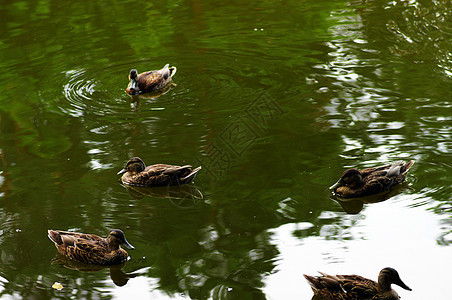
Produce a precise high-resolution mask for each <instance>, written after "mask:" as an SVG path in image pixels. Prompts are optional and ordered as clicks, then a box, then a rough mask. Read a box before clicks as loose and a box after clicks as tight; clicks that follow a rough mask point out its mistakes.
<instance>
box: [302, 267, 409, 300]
mask: <svg viewBox="0 0 452 300" xmlns="http://www.w3.org/2000/svg"><path fill="white" fill-rule="evenodd" d="M319 273H320V274H322V276H309V275H306V274H303V276H304V277H305V278H306V280H307V281H308V283H309V285H310V286H311V288H312V290H313V292H314V295H316V296H318V297H320V298H321V299H324V300H357V299H360V300H366V299H369V300H370V299H372V300H399V298H400V297H399V295H398V294H397V292H396V291H394V290H393V289H392V288H391V284H397V285H398V286H400V287H402V288H403V289H405V290H408V291H411V288H409V287H408V286H407V285H406V284H405V283H403V281H402V280H401V279H400V276H399V273H398V272H397V271H396V270H395V269H393V268H389V267H388V268H384V269H382V270H381V271H380V274H379V275H378V282H375V281H373V280H371V279H367V278H364V277H361V276H359V275H328V274H325V273H322V272H319Z"/></svg>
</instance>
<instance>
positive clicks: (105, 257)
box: [48, 229, 135, 265]
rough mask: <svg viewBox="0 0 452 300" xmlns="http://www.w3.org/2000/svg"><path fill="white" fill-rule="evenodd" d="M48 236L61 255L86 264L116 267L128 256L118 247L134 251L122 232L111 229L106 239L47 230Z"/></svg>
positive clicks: (92, 235) (91, 235)
mask: <svg viewBox="0 0 452 300" xmlns="http://www.w3.org/2000/svg"><path fill="white" fill-rule="evenodd" d="M48 236H49V238H50V240H51V241H52V242H54V243H55V247H56V248H57V249H58V252H60V253H61V254H63V255H65V256H67V257H69V258H71V259H74V260H77V261H81V262H84V263H87V264H95V265H116V264H121V263H123V262H125V261H127V259H128V257H129V255H128V254H127V251H126V250H124V249H122V248H121V247H120V245H123V246H124V247H127V248H128V249H135V248H134V247H133V246H132V245H131V244H130V243H129V242H128V241H127V240H126V237H125V235H124V232H122V230H120V229H113V230H112V231H110V233H109V234H108V237H107V238H101V237H100V236H97V235H94V234H85V233H78V232H69V231H62V230H51V229H50V230H48Z"/></svg>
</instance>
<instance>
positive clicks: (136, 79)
mask: <svg viewBox="0 0 452 300" xmlns="http://www.w3.org/2000/svg"><path fill="white" fill-rule="evenodd" d="M176 71H177V69H176V67H170V66H169V64H166V65H165V66H164V67H163V68H162V69H160V70H155V71H149V72H144V73H141V74H138V72H137V70H136V69H132V70H130V73H129V80H130V82H129V85H128V86H127V88H126V93H127V94H129V95H139V94H143V93H149V92H153V91H156V90H158V89H161V88H163V87H165V86H166V85H167V84H168V83H169V82H170V81H171V79H172V77H173V76H174V74H176Z"/></svg>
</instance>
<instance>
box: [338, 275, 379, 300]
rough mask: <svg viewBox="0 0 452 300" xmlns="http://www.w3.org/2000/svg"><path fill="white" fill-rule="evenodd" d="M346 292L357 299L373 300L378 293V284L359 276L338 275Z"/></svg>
mask: <svg viewBox="0 0 452 300" xmlns="http://www.w3.org/2000/svg"><path fill="white" fill-rule="evenodd" d="M337 277H338V278H339V279H340V283H341V286H342V288H343V289H344V291H345V292H347V293H348V294H349V295H354V297H355V298H356V299H371V298H372V297H373V296H375V295H376V294H377V293H378V284H377V283H376V282H375V281H373V280H370V279H367V278H364V277H362V276H359V275H337Z"/></svg>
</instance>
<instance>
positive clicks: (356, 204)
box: [330, 182, 409, 215]
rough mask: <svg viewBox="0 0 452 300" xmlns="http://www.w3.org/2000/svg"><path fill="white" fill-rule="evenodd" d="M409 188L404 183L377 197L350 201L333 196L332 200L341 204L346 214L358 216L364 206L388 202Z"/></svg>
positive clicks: (351, 199) (371, 196)
mask: <svg viewBox="0 0 452 300" xmlns="http://www.w3.org/2000/svg"><path fill="white" fill-rule="evenodd" d="M407 188H409V187H408V183H406V182H404V183H402V184H399V185H397V186H395V187H394V188H392V189H391V190H389V191H387V192H383V193H379V194H376V195H370V196H366V197H360V198H349V199H345V198H341V197H339V196H337V195H332V196H331V197H330V198H331V199H332V200H335V201H336V202H337V203H339V205H340V206H341V207H342V209H343V210H344V211H345V212H346V213H348V214H352V215H354V214H358V213H359V212H361V210H362V209H363V207H364V204H369V203H378V202H382V201H386V200H388V199H390V198H392V197H394V196H396V195H398V194H401V193H402V192H403V190H405V189H407Z"/></svg>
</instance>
